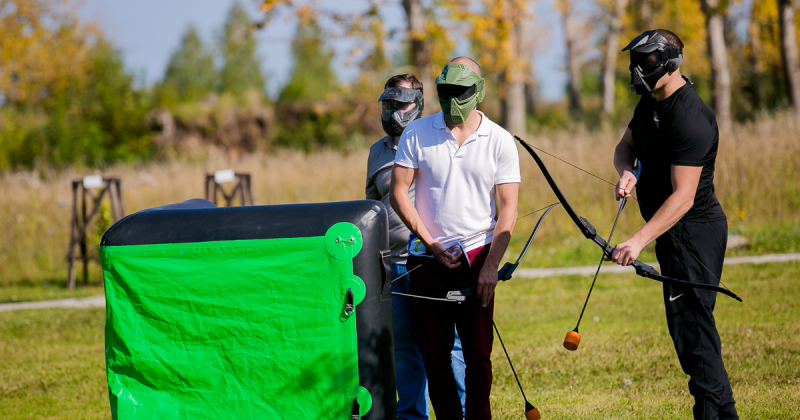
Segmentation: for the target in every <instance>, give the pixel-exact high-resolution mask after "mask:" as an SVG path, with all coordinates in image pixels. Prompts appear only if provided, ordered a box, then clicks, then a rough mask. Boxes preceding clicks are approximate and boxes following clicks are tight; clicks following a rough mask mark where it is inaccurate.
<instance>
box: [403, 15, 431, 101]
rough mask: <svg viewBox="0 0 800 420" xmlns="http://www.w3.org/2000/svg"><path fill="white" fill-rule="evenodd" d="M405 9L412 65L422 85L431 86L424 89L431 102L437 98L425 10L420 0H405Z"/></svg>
mask: <svg viewBox="0 0 800 420" xmlns="http://www.w3.org/2000/svg"><path fill="white" fill-rule="evenodd" d="M403 9H404V10H405V11H406V19H407V20H408V26H407V29H406V34H407V35H408V48H409V58H410V61H411V65H412V66H413V67H414V69H415V73H416V76H417V77H418V79H419V80H420V81H421V82H422V86H423V87H424V86H429V89H427V90H425V89H423V92H424V93H427V94H426V95H425V96H426V98H425V99H426V103H431V102H433V101H434V100H435V99H436V96H435V95H434V94H433V91H434V89H431V88H432V87H433V77H431V73H432V72H431V47H432V45H431V43H430V42H429V40H428V39H427V37H426V36H425V11H424V10H423V7H422V2H421V1H420V0H403Z"/></svg>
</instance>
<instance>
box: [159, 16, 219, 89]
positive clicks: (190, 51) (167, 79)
mask: <svg viewBox="0 0 800 420" xmlns="http://www.w3.org/2000/svg"><path fill="white" fill-rule="evenodd" d="M216 85H217V71H216V69H214V56H213V55H212V54H211V51H209V50H208V48H207V47H206V46H205V45H204V43H203V40H202V39H201V38H200V34H199V33H198V32H197V29H196V28H195V27H194V26H193V25H190V26H189V27H188V28H186V32H185V33H184V34H183V38H182V39H181V45H180V47H178V49H177V50H176V51H175V52H174V53H172V56H171V57H170V59H169V63H168V64H167V70H166V72H165V74H164V80H163V82H162V84H161V86H159V87H158V89H157V90H158V91H159V92H158V96H160V97H161V98H160V101H159V102H163V101H166V102H173V101H170V100H169V97H174V99H175V101H177V102H186V101H195V100H198V99H201V98H203V97H204V96H206V95H208V94H209V93H210V92H213V91H214V90H215V88H216Z"/></svg>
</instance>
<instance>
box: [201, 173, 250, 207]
mask: <svg viewBox="0 0 800 420" xmlns="http://www.w3.org/2000/svg"><path fill="white" fill-rule="evenodd" d="M231 182H233V183H234V185H233V189H232V190H231V191H230V192H226V191H225V188H223V187H222V184H227V183H231ZM220 195H221V196H222V200H223V201H224V203H225V205H224V207H230V206H232V205H233V200H234V199H236V198H237V197H238V198H239V205H240V206H252V205H253V191H252V189H251V186H250V174H243V173H235V172H234V171H233V170H232V169H225V170H222V171H217V172H215V173H213V174H207V175H206V200H208V201H211V202H212V203H214V204H215V205H218V204H217V199H218V197H219V196H220Z"/></svg>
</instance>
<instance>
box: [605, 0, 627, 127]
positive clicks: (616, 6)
mask: <svg viewBox="0 0 800 420" xmlns="http://www.w3.org/2000/svg"><path fill="white" fill-rule="evenodd" d="M608 3H610V5H609V6H610V7H609V9H610V10H609V13H608V18H609V19H608V39H607V40H606V54H605V59H604V65H603V113H604V114H605V115H611V113H612V112H614V93H615V90H616V89H615V87H616V83H615V79H616V77H615V76H616V71H617V57H618V56H619V52H620V49H621V48H620V42H619V37H620V33H621V32H622V18H623V16H624V15H625V8H626V7H627V6H628V0H610V1H609V2H608Z"/></svg>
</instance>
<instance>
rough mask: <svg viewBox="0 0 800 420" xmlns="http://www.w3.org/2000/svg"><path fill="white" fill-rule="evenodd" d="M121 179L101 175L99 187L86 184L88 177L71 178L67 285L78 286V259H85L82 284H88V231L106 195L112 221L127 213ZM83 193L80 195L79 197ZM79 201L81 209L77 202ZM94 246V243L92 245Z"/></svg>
mask: <svg viewBox="0 0 800 420" xmlns="http://www.w3.org/2000/svg"><path fill="white" fill-rule="evenodd" d="M120 187H121V182H120V180H119V178H102V181H101V183H100V184H99V186H90V187H89V188H87V187H86V178H84V179H83V180H73V181H72V220H71V222H70V225H71V226H70V240H69V248H68V250H67V265H68V269H67V287H68V288H70V289H74V288H75V286H76V283H77V282H76V275H75V274H76V273H75V260H81V261H82V262H83V284H84V285H88V284H89V260H90V259H93V258H94V257H93V256H90V255H89V245H90V244H89V243H88V238H87V237H86V232H87V230H88V228H89V224H90V223H91V221H92V219H93V218H94V216H95V215H96V214H97V213H98V211H99V210H100V207H101V205H102V201H103V197H105V196H106V193H108V199H109V201H110V205H111V218H112V219H113V222H116V221H117V220H119V219H121V218H122V217H124V216H125V211H124V207H123V204H122V192H121V188H120ZM92 188H99V189H98V191H97V194H96V195H95V194H92V192H91V191H90V189H92ZM79 195H80V197H79ZM87 196H88V197H89V199H90V201H91V207H90V205H89V204H88V203H87ZM79 201H80V212H78V205H79ZM92 245H94V244H92ZM97 245H99V244H97ZM76 246H77V247H78V248H79V250H80V254H79V255H76V250H75V247H76Z"/></svg>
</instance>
